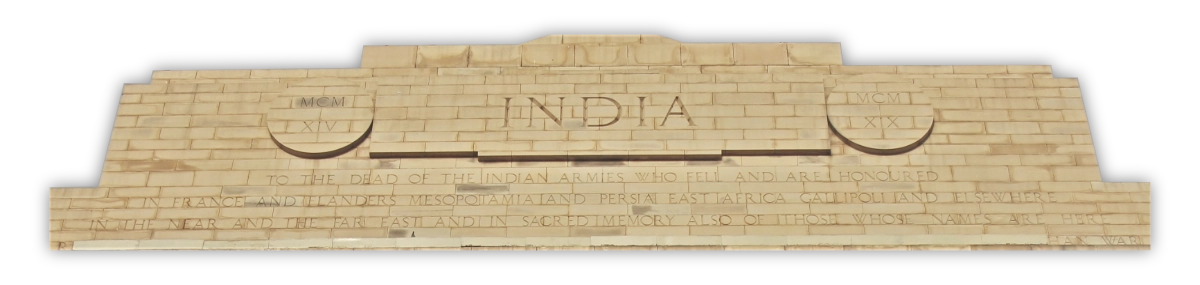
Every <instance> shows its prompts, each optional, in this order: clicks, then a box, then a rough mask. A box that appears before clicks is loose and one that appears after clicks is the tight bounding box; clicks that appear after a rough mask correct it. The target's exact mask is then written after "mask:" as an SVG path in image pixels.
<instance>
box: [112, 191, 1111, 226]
mask: <svg viewBox="0 0 1200 285" xmlns="http://www.w3.org/2000/svg"><path fill="white" fill-rule="evenodd" d="M1061 195H1062V194H1061V193H1058V192H989V193H923V192H763V193H718V192H692V193H586V194H579V193H574V194H566V193H563V194H416V195H318V196H258V197H254V196H251V197H174V198H131V200H130V202H129V207H130V208H241V207H347V206H508V205H642V204H672V205H678V204H797V203H803V204H881V203H1059V202H1062V199H1061V198H1060V196H1061ZM1064 215H1065V214H1064ZM1072 215H1073V214H1072ZM1063 217H1064V219H1072V220H1078V221H1080V223H1082V224H1086V223H1104V222H1102V220H1101V218H1100V216H1099V215H1098V214H1097V215H1094V214H1079V215H1073V216H1063Z"/></svg>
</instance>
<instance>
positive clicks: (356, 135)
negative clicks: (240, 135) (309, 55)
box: [267, 78, 375, 158]
mask: <svg viewBox="0 0 1200 285" xmlns="http://www.w3.org/2000/svg"><path fill="white" fill-rule="evenodd" d="M373 95H374V94H372V92H371V91H368V90H366V89H365V88H363V87H362V86H361V85H360V83H358V82H353V81H349V80H345V79H337V78H315V79H309V80H304V81H300V82H294V83H290V84H288V86H287V89H285V90H284V91H283V93H280V94H279V96H278V97H276V98H275V100H273V101H271V108H270V110H269V111H268V112H267V129H268V130H270V132H271V138H272V139H274V140H275V143H276V144H278V145H279V146H280V147H281V148H282V149H283V150H284V151H287V152H288V153H291V154H293V155H296V156H299V157H305V158H325V157H332V156H336V155H338V154H342V153H344V152H346V151H348V150H350V149H352V148H354V147H355V146H357V145H358V144H359V143H361V142H362V141H363V140H364V139H366V137H367V134H368V133H369V131H370V129H371V124H372V122H373V121H374V116H375V103H374V96H373Z"/></svg>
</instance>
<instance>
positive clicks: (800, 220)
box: [69, 213, 1125, 231]
mask: <svg viewBox="0 0 1200 285" xmlns="http://www.w3.org/2000/svg"><path fill="white" fill-rule="evenodd" d="M1096 219H1097V220H1096V221H1092V222H1089V221H1084V220H1079V219H1076V217H1074V215H1053V214H1004V213H997V214H677V215H663V214H641V215H638V214H635V215H465V216H448V215H428V216H401V215H397V216H343V217H320V218H309V217H294V218H279V217H275V218H265V217H264V218H202V219H116V220H106V219H94V220H86V221H85V223H73V224H72V225H70V226H69V227H81V229H82V228H86V229H88V230H107V231H122V230H206V229H339V228H489V227H627V226H645V227H654V226H766V225H1110V224H1122V223H1119V222H1117V221H1119V220H1122V219H1125V217H1122V215H1121V214H1103V215H1097V217H1096Z"/></svg>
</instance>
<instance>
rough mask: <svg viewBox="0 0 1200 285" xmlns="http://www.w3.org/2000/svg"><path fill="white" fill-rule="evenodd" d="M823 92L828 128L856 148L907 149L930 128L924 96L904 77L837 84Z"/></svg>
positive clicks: (885, 151)
mask: <svg viewBox="0 0 1200 285" xmlns="http://www.w3.org/2000/svg"><path fill="white" fill-rule="evenodd" d="M827 90H828V89H827ZM827 93H828V94H826V96H825V98H826V99H825V100H826V101H825V102H826V105H825V106H826V108H827V109H826V111H827V113H828V116H829V125H830V127H832V128H833V131H834V133H835V134H837V135H838V136H839V137H841V138H842V140H843V141H844V142H846V144H847V145H850V146H851V147H853V148H854V149H857V150H859V151H862V152H866V153H871V154H899V153H904V152H908V151H910V150H912V149H914V148H916V147H917V146H920V145H921V143H922V142H924V141H925V139H926V138H928V137H929V135H930V133H931V132H932V131H933V118H934V114H933V107H932V106H930V105H929V99H928V97H927V96H926V95H925V94H924V93H922V92H921V89H920V88H919V87H917V86H916V85H913V84H912V83H907V81H906V80H904V79H896V80H888V79H875V80H874V81H873V82H854V83H839V84H838V85H837V86H835V87H834V88H833V89H832V90H831V91H828V92H827Z"/></svg>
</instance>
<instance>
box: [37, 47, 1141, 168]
mask: <svg viewBox="0 0 1200 285" xmlns="http://www.w3.org/2000/svg"><path fill="white" fill-rule="evenodd" d="M92 34H95V35H94V36H102V37H106V38H109V41H103V42H98V43H96V44H95V46H88V47H78V48H71V49H68V50H72V54H71V56H70V57H68V59H67V60H68V62H71V63H70V65H71V66H65V67H62V68H64V69H59V71H70V72H66V73H64V74H67V75H68V78H59V79H61V80H64V83H61V84H55V85H56V86H54V89H55V90H62V92H66V95H68V96H66V98H70V99H65V101H62V102H54V104H56V105H58V107H56V108H59V109H60V110H61V113H60V114H62V115H64V116H66V120H67V122H66V126H56V127H53V128H52V132H50V133H49V134H48V137H49V138H47V140H44V141H52V144H58V145H49V146H44V147H48V148H53V151H50V152H49V159H52V160H54V162H72V163H70V166H68V168H62V166H55V169H54V171H55V172H59V174H61V175H59V176H53V177H54V178H52V180H49V181H48V183H49V187H71V186H96V183H97V182H98V180H100V172H101V169H102V163H103V158H104V152H106V148H107V144H108V138H109V134H110V132H112V128H113V117H114V115H115V113H116V105H118V98H119V97H120V92H121V84H124V83H149V80H150V73H151V71H154V69H247V68H341V67H358V66H359V56H360V55H361V49H362V46H365V44H516V43H521V42H524V41H529V40H533V38H538V37H541V36H544V35H548V34H588V32H587V31H570V32H553V31H551V32H526V34H497V32H487V31H475V32H469V31H467V32H462V31H454V32H449V31H448V32H443V34H440V35H413V34H402V32H398V30H394V31H391V32H379V34H376V35H373V36H326V35H322V34H319V32H318V34H317V35H304V36H301V35H295V36H293V35H278V34H256V32H245V34H238V35H233V34H230V32H224V31H223V32H197V34H194V36H180V35H174V36H155V35H152V34H150V32H142V31H131V30H119V29H116V30H95V31H92ZM599 34H632V32H614V31H601V32H599ZM643 34H647V32H644V31H643ZM648 34H660V35H664V36H667V37H671V38H674V40H678V41H682V42H688V43H695V42H841V44H842V57H844V63H845V65H1052V68H1054V73H1055V75H1056V77H1078V78H1080V84H1081V86H1082V90H1084V99H1085V104H1086V108H1087V115H1088V120H1090V121H1091V127H1092V134H1093V138H1094V141H1096V148H1097V152H1098V153H1099V154H1098V156H1099V162H1100V165H1102V168H1100V170H1102V174H1103V176H1104V180H1105V181H1132V182H1150V181H1151V177H1150V174H1151V170H1152V169H1153V168H1154V165H1153V164H1151V163H1150V162H1147V159H1146V156H1141V154H1140V150H1142V148H1146V147H1153V148H1160V147H1164V146H1163V145H1153V144H1151V143H1150V141H1148V135H1150V132H1146V131H1144V129H1147V128H1150V127H1151V126H1150V125H1148V121H1150V120H1151V119H1150V111H1148V109H1147V108H1145V104H1146V103H1142V102H1148V99H1146V98H1145V97H1146V95H1145V93H1144V92H1141V91H1140V90H1139V86H1138V83H1139V81H1141V78H1142V77H1144V74H1148V73H1147V72H1144V68H1147V67H1145V66H1142V63H1145V62H1139V59H1134V57H1130V56H1134V55H1136V54H1138V53H1134V51H1130V50H1129V49H1127V46H1123V44H1121V41H1120V40H1112V38H1105V37H1085V36H1084V35H1088V32H1082V31H1078V32H1075V31H1063V32H1058V34H1055V37H1045V38H1026V37H1022V36H1021V34H1020V32H1016V34H1004V35H997V36H995V37H979V38H953V40H937V38H940V37H938V36H936V35H923V36H919V35H887V36H872V37H868V36H857V37H856V36H848V35H852V34H850V32H842V34H840V35H830V36H822V35H812V34H811V32H780V34H778V35H749V34H738V32H719V31H716V32H704V34H696V32H668V31H652V32H648ZM1027 34H1030V35H1036V34H1038V32H1027ZM184 35H187V34H184ZM329 35H342V34H338V32H329ZM1072 35H1078V36H1072ZM79 77H82V79H79ZM52 81H53V80H52ZM58 123H64V122H62V121H59V122H58Z"/></svg>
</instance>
